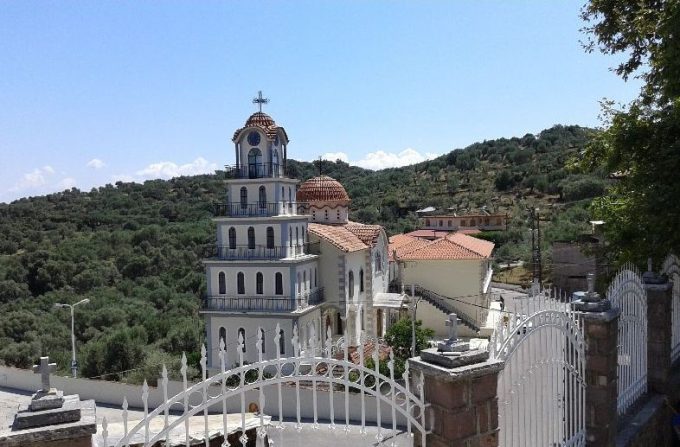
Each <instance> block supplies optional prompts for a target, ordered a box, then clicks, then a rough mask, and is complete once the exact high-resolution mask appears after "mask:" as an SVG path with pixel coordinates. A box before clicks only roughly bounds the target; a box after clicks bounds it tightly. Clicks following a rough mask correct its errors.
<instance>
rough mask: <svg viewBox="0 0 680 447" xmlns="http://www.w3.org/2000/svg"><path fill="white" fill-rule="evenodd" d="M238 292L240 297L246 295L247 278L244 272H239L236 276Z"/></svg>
mask: <svg viewBox="0 0 680 447" xmlns="http://www.w3.org/2000/svg"><path fill="white" fill-rule="evenodd" d="M236 292H237V293H238V294H239V295H245V293H246V277H245V275H244V274H243V272H238V275H236Z"/></svg>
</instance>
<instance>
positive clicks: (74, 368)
mask: <svg viewBox="0 0 680 447" xmlns="http://www.w3.org/2000/svg"><path fill="white" fill-rule="evenodd" d="M89 302H90V300H89V299H88V298H85V299H84V300H80V301H78V302H77V303H75V304H63V303H54V307H56V308H58V309H61V308H64V307H68V308H69V309H71V347H72V357H71V373H73V377H74V378H75V377H76V376H77V375H78V362H77V361H76V334H75V331H74V323H73V308H74V307H76V306H78V305H80V304H87V303H89Z"/></svg>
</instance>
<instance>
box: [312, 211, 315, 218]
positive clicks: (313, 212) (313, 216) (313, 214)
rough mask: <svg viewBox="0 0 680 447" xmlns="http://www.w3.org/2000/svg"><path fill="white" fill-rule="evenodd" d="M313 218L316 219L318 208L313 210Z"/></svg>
mask: <svg viewBox="0 0 680 447" xmlns="http://www.w3.org/2000/svg"><path fill="white" fill-rule="evenodd" d="M312 220H316V210H312Z"/></svg>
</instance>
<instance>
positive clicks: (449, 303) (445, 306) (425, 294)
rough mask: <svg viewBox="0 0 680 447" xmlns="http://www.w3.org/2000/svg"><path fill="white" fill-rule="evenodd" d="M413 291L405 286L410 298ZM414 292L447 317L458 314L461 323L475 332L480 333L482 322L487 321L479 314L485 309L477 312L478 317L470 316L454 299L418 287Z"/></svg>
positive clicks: (414, 287) (414, 288) (416, 286)
mask: <svg viewBox="0 0 680 447" xmlns="http://www.w3.org/2000/svg"><path fill="white" fill-rule="evenodd" d="M411 290H412V287H411V286H404V292H405V293H406V294H407V295H409V296H410V295H411ZM413 290H414V292H415V295H416V296H420V297H422V298H423V299H424V300H425V301H427V302H428V303H430V304H432V305H433V306H434V307H436V308H437V309H439V310H441V311H442V312H444V313H445V314H447V315H448V314H451V313H454V314H456V315H457V316H458V318H459V319H460V321H461V323H463V325H465V326H467V327H468V328H470V329H472V330H473V331H474V332H479V330H480V328H481V327H480V324H481V323H480V322H482V321H484V320H485V318H481V316H480V315H479V314H480V311H483V310H484V309H482V308H480V309H479V311H477V312H476V315H474V316H473V315H470V314H468V313H467V312H464V311H462V310H461V308H460V303H459V302H457V301H456V300H454V299H453V298H449V297H447V296H444V295H440V294H438V293H437V292H433V291H432V290H428V289H425V288H423V287H421V286H418V285H415V286H413Z"/></svg>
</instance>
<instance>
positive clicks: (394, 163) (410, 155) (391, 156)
mask: <svg viewBox="0 0 680 447" xmlns="http://www.w3.org/2000/svg"><path fill="white" fill-rule="evenodd" d="M438 156H439V154H434V153H432V152H425V153H424V154H421V153H420V152H418V151H417V150H415V149H412V148H410V147H409V148H407V149H404V150H403V151H401V152H385V151H376V152H369V153H367V154H366V155H364V157H363V158H361V159H359V160H352V161H350V160H349V157H348V156H347V154H346V153H344V152H327V153H325V154H323V156H322V158H323V159H324V160H331V161H335V160H342V161H344V162H346V163H349V164H351V165H355V166H360V167H362V168H366V169H374V170H378V169H385V168H396V167H399V166H406V165H412V164H415V163H420V162H422V161H425V160H431V159H433V158H436V157H438Z"/></svg>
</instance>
